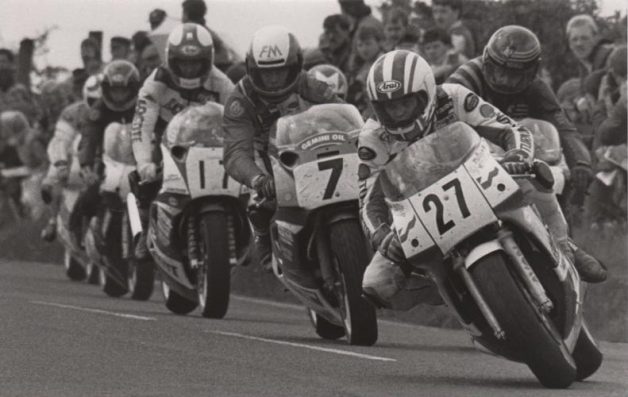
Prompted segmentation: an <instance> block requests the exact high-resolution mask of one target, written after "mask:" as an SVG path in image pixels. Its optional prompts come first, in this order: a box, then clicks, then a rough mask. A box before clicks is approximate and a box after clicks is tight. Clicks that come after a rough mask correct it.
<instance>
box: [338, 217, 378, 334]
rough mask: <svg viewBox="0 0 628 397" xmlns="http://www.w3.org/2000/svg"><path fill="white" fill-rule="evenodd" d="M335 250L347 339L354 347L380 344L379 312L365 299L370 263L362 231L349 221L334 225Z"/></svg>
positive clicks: (357, 225) (358, 226) (356, 223)
mask: <svg viewBox="0 0 628 397" xmlns="http://www.w3.org/2000/svg"><path fill="white" fill-rule="evenodd" d="M329 238H330V243H331V251H332V253H333V255H334V257H335V259H336V261H337V264H338V268H339V269H340V280H339V281H341V288H342V292H343V293H342V295H343V296H342V303H341V310H342V315H343V321H344V328H345V332H346V334H347V339H348V340H349V343H350V344H352V345H362V346H371V345H373V344H374V343H375V342H376V341H377V316H376V315H375V309H374V308H373V306H371V305H370V304H369V303H368V302H367V301H366V299H364V298H362V276H363V275H364V269H365V268H366V265H367V264H368V262H369V256H368V249H367V247H366V244H365V242H364V236H363V234H362V228H361V227H360V225H359V224H358V222H357V221H353V220H347V221H341V222H337V223H334V224H332V225H331V226H330V230H329Z"/></svg>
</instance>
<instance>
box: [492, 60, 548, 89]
mask: <svg viewBox="0 0 628 397" xmlns="http://www.w3.org/2000/svg"><path fill="white" fill-rule="evenodd" d="M484 68H485V76H486V81H487V82H488V84H489V85H490V86H491V88H492V89H494V90H495V91H497V92H500V93H503V94H516V93H519V92H521V91H523V90H525V89H526V88H528V86H529V85H530V84H532V82H533V81H534V79H535V77H536V72H537V69H538V64H537V63H535V64H534V65H530V66H527V67H524V68H521V69H514V68H509V67H506V66H504V65H499V64H497V63H496V62H495V61H493V60H492V59H490V58H488V59H487V60H486V61H485V62H484Z"/></svg>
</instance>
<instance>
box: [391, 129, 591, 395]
mask: <svg viewBox="0 0 628 397" xmlns="http://www.w3.org/2000/svg"><path fill="white" fill-rule="evenodd" d="M515 177H517V178H525V179H526V180H528V181H532V182H534V183H535V184H538V185H539V186H543V187H544V188H545V189H546V191H550V190H551V188H552V186H553V180H552V174H551V171H550V170H549V169H548V168H547V165H546V164H544V163H535V166H534V167H533V170H532V173H531V174H530V175H518V176H511V175H509V174H508V173H507V172H506V171H505V170H504V169H503V168H502V167H501V166H500V164H499V163H498V162H497V161H496V160H495V159H494V158H493V156H492V155H491V153H490V149H489V146H488V144H487V142H486V141H484V140H482V139H480V137H479V136H478V135H477V133H476V132H475V131H474V130H473V129H472V128H471V127H470V126H468V125H466V124H464V123H460V122H458V123H455V124H452V125H451V126H448V127H446V128H444V129H442V130H439V131H437V132H435V133H433V134H431V135H429V136H428V137H426V138H424V139H422V140H420V141H418V142H416V143H414V144H412V145H411V146H409V147H408V148H407V149H406V150H405V151H403V152H402V153H400V154H399V155H398V156H397V157H396V158H395V159H394V160H393V161H391V162H390V163H389V164H388V165H387V167H386V169H385V172H384V173H383V174H382V186H383V188H384V192H385V194H386V197H387V201H388V204H389V206H390V208H391V212H392V215H393V220H394V228H395V230H396V232H397V234H398V236H399V240H400V242H401V244H402V248H403V251H404V253H405V255H406V258H407V261H408V264H409V265H410V266H411V268H412V269H413V271H414V272H415V273H416V274H423V275H425V274H427V275H428V276H429V278H430V279H431V280H432V281H433V282H434V283H435V285H436V286H437V288H438V290H439V292H440V295H441V297H442V298H443V300H444V301H445V302H446V303H447V305H448V306H449V307H450V308H451V309H452V310H453V312H454V313H455V314H456V316H457V318H458V320H459V322H460V324H461V325H462V326H463V327H464V328H465V329H466V330H467V331H468V332H469V333H470V334H471V336H472V338H473V340H474V342H477V343H479V344H480V345H481V346H483V347H484V348H486V349H488V350H489V351H490V352H493V353H494V354H497V355H500V356H502V357H505V358H507V359H510V360H514V361H518V362H521V363H525V364H527V366H528V367H529V368H530V369H531V370H532V372H533V373H534V375H535V376H536V377H537V379H538V380H539V381H540V383H541V384H543V385H544V386H546V387H550V388H566V387H568V386H569V385H570V384H571V383H572V382H574V381H575V380H582V379H585V378H587V377H589V376H591V375H592V374H593V373H594V372H595V371H596V370H597V369H598V368H599V366H600V365H601V362H602V354H601V353H600V351H599V349H598V347H597V345H596V343H595V341H594V340H593V338H592V336H591V334H590V333H589V331H588V330H587V327H586V325H585V323H584V319H583V315H582V302H583V299H584V292H585V291H584V284H583V283H581V282H580V278H579V276H578V272H577V271H576V269H575V268H574V265H573V263H571V261H570V260H569V259H568V258H567V257H566V256H565V255H564V254H563V253H562V251H561V250H560V249H559V248H558V245H557V244H556V242H555V240H554V238H553V236H552V235H551V234H549V232H548V229H547V228H546V226H545V225H544V224H543V222H542V220H541V219H540V218H539V216H538V214H537V212H536V210H535V208H534V207H533V206H531V205H529V204H527V203H526V201H525V200H524V198H523V195H522V193H521V190H520V189H519V185H518V183H517V182H516V181H515V179H514V178H515Z"/></svg>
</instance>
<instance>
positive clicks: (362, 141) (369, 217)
mask: <svg viewBox="0 0 628 397" xmlns="http://www.w3.org/2000/svg"><path fill="white" fill-rule="evenodd" d="M457 121H462V122H464V123H467V124H469V125H470V126H472V127H474V129H475V131H477V133H478V134H479V135H480V136H482V137H484V138H485V139H487V140H489V141H490V142H492V143H494V144H496V145H498V146H500V147H501V148H503V149H504V150H506V153H509V152H511V153H512V152H519V153H520V155H521V157H522V158H526V159H529V160H530V161H531V159H532V158H533V155H534V142H533V136H532V134H531V132H530V131H528V130H527V129H525V128H524V127H522V126H520V125H519V124H518V123H517V122H515V121H514V120H513V119H511V118H510V117H508V116H506V115H504V114H503V113H502V112H501V111H500V110H498V109H497V108H495V107H494V106H493V105H491V104H489V103H487V102H485V101H484V100H482V99H481V98H479V97H478V96H477V95H476V94H475V93H473V92H471V91H470V90H469V89H467V88H465V87H463V86H461V85H458V84H443V85H440V86H437V91H436V109H435V113H434V116H433V122H432V124H431V126H430V127H428V128H429V130H428V131H426V132H425V133H423V134H420V132H418V133H416V136H417V138H416V139H414V140H401V139H398V138H397V137H396V136H395V135H393V134H390V133H388V132H387V131H386V130H385V129H384V128H383V127H382V125H381V124H380V123H379V122H377V121H375V120H373V119H369V120H368V121H367V122H366V123H365V124H364V126H363V128H362V131H361V132H360V137H359V143H358V155H359V157H360V162H361V164H360V168H359V175H358V176H359V179H360V182H359V184H360V216H361V219H362V222H363V226H364V229H365V232H366V234H367V236H368V237H369V238H370V241H371V242H372V243H373V245H374V248H375V249H377V252H376V253H375V255H374V256H373V259H372V260H371V263H370V264H369V265H368V267H367V268H366V271H365V273H364V278H363V283H362V284H363V285H362V286H363V290H364V292H365V293H366V294H367V295H368V296H370V297H371V298H373V299H374V300H375V301H377V302H379V303H380V304H381V305H382V306H385V307H390V308H393V309H398V310H407V309H410V308H411V307H413V306H414V305H416V304H417V303H419V302H426V300H429V299H430V298H429V294H428V296H427V297H426V296H425V295H424V296H421V295H420V294H416V293H415V292H414V291H409V290H406V289H405V286H406V283H407V282H408V280H409V279H408V278H407V277H406V276H405V275H404V273H403V271H402V270H401V267H400V266H399V264H400V262H402V261H403V259H404V257H403V252H402V251H401V247H400V245H398V244H394V243H393V244H390V242H391V239H393V238H395V236H396V235H395V234H394V231H392V229H391V227H390V223H391V215H390V211H389V208H388V205H387V204H386V201H385V199H384V192H383V190H382V187H381V179H382V178H385V173H382V172H381V171H382V170H383V169H384V167H385V166H386V164H388V163H389V162H390V161H391V160H392V159H393V158H394V157H395V156H396V155H397V154H398V153H399V152H401V151H403V150H404V149H405V148H407V147H408V146H409V145H411V144H412V143H413V142H414V141H416V140H418V139H419V137H420V135H423V136H424V135H426V134H429V133H438V132H435V131H437V130H438V129H440V128H442V127H444V126H447V125H449V124H452V123H454V122H457ZM405 136H408V134H405ZM520 184H521V189H522V190H523V192H524V194H525V195H526V197H527V199H529V200H531V201H532V202H533V203H534V204H535V205H536V206H537V208H538V210H539V212H540V214H541V217H542V219H543V220H544V221H545V222H546V223H547V224H548V226H549V228H550V230H551V232H552V233H553V234H554V236H555V237H556V238H557V239H558V240H559V241H562V242H563V244H565V243H566V241H567V224H566V222H565V219H564V217H563V214H562V212H561V210H560V207H559V205H558V203H557V201H556V198H555V196H554V195H553V194H551V193H542V192H539V191H537V190H536V189H535V188H534V187H533V186H532V185H531V183H529V182H521V183H520ZM393 251H395V252H393ZM417 300H418V301H417Z"/></svg>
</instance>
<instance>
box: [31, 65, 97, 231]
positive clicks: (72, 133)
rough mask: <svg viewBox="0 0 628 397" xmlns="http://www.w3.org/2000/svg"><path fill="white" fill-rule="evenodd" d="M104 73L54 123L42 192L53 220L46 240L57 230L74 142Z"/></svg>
mask: <svg viewBox="0 0 628 397" xmlns="http://www.w3.org/2000/svg"><path fill="white" fill-rule="evenodd" d="M101 77H102V76H101V75H93V76H90V77H89V78H88V79H87V81H86V82H85V85H84V86H83V99H82V100H80V101H77V102H74V103H72V104H70V105H69V106H67V107H66V108H65V109H63V111H62V112H61V115H60V116H59V120H58V121H57V123H56V124H55V129H54V133H53V136H52V139H51V140H50V142H49V143H48V148H47V154H48V161H49V162H50V165H49V166H48V172H47V174H46V177H45V178H44V180H43V181H42V186H41V195H42V199H43V201H44V203H46V204H48V205H49V208H50V219H49V220H48V223H47V224H46V226H45V227H44V229H43V230H42V232H41V237H42V239H44V240H45V241H53V240H54V239H55V236H56V230H57V214H58V213H59V206H60V204H61V201H60V199H61V189H62V188H63V187H65V186H66V184H67V182H68V177H69V176H70V169H71V168H72V161H73V157H74V156H75V155H76V153H73V144H74V141H75V140H76V138H77V137H78V136H79V135H80V134H81V131H83V129H84V128H85V125H86V124H87V120H88V116H89V109H90V106H91V105H93V104H94V103H95V102H96V101H97V100H98V99H99V98H100V95H101V94H100V79H101Z"/></svg>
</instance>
